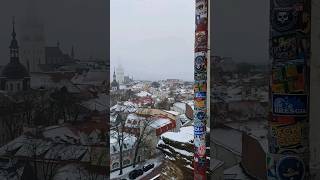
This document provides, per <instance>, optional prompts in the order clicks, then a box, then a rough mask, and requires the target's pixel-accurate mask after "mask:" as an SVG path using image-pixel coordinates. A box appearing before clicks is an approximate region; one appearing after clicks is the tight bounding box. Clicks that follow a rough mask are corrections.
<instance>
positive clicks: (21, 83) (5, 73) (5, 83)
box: [0, 19, 30, 93]
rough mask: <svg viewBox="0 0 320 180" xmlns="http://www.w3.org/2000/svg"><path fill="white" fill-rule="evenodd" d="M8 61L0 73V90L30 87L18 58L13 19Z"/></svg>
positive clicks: (27, 73)
mask: <svg viewBox="0 0 320 180" xmlns="http://www.w3.org/2000/svg"><path fill="white" fill-rule="evenodd" d="M11 36H12V40H11V43H10V46H9V48H10V61H9V63H8V64H7V65H6V66H5V67H4V68H3V70H2V72H1V75H0V90H2V91H6V92H10V93H15V92H19V91H27V90H28V89H30V75H29V72H28V71H27V69H26V68H25V67H24V66H23V65H22V64H21V63H20V60H19V45H18V41H17V39H16V31H15V21H14V19H13V21H12V33H11Z"/></svg>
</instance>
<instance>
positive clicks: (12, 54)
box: [9, 17, 19, 61]
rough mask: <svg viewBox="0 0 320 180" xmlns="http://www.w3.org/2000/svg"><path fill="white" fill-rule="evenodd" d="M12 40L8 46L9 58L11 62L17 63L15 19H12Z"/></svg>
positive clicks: (17, 50) (17, 48)
mask: <svg viewBox="0 0 320 180" xmlns="http://www.w3.org/2000/svg"><path fill="white" fill-rule="evenodd" d="M11 36H12V40H11V44H10V47H9V48H10V58H11V61H19V46H18V41H17V39H16V36H17V34H16V31H15V17H13V18H12V33H11Z"/></svg>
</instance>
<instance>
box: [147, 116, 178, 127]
mask: <svg viewBox="0 0 320 180" xmlns="http://www.w3.org/2000/svg"><path fill="white" fill-rule="evenodd" d="M170 123H172V122H171V120H170V119H168V118H157V119H155V120H152V123H150V125H149V126H150V127H152V128H161V127H163V126H166V125H168V124H170Z"/></svg>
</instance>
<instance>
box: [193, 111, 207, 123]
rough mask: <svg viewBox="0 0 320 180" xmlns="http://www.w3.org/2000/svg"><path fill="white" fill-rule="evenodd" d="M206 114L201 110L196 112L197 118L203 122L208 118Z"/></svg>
mask: <svg viewBox="0 0 320 180" xmlns="http://www.w3.org/2000/svg"><path fill="white" fill-rule="evenodd" d="M206 116H207V115H206V112H205V111H201V110H198V111H195V118H196V119H198V120H200V121H202V120H204V119H205V118H206Z"/></svg>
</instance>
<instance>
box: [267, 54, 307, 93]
mask: <svg viewBox="0 0 320 180" xmlns="http://www.w3.org/2000/svg"><path fill="white" fill-rule="evenodd" d="M305 74H306V68H305V64H304V60H292V61H289V62H288V63H277V65H274V67H273V69H272V92H273V93H281V94H284V93H287V94H290V93H291V94H297V93H304V92H305V91H306V86H305Z"/></svg>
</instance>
